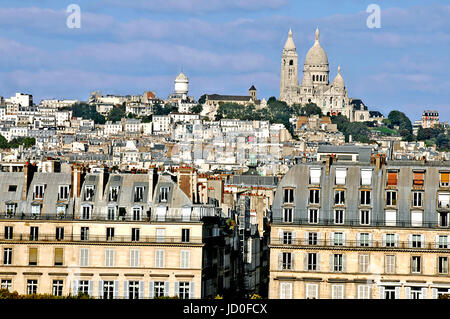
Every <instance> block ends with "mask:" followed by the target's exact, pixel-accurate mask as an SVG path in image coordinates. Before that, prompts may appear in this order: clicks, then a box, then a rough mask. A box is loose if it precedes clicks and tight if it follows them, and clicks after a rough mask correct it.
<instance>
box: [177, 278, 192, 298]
mask: <svg viewBox="0 0 450 319" xmlns="http://www.w3.org/2000/svg"><path fill="white" fill-rule="evenodd" d="M189 288H190V283H189V282H184V281H182V282H179V283H178V296H179V297H180V299H189Z"/></svg>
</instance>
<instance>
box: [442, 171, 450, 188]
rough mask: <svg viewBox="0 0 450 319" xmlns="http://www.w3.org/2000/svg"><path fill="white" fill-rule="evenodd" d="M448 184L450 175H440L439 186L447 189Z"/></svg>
mask: <svg viewBox="0 0 450 319" xmlns="http://www.w3.org/2000/svg"><path fill="white" fill-rule="evenodd" d="M449 183H450V173H441V186H442V187H447V186H449Z"/></svg>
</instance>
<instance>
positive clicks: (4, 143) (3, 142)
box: [0, 134, 9, 149]
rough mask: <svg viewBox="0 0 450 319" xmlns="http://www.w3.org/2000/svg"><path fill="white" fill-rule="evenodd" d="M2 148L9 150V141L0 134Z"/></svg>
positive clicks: (0, 146)
mask: <svg viewBox="0 0 450 319" xmlns="http://www.w3.org/2000/svg"><path fill="white" fill-rule="evenodd" d="M0 148H2V149H4V148H9V143H8V140H7V139H6V138H5V137H4V136H3V135H1V134H0Z"/></svg>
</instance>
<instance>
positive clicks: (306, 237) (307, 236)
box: [304, 232, 309, 245]
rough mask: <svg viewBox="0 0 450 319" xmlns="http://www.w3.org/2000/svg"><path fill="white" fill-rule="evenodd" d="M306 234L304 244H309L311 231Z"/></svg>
mask: <svg viewBox="0 0 450 319" xmlns="http://www.w3.org/2000/svg"><path fill="white" fill-rule="evenodd" d="M304 234H305V242H304V245H308V240H309V233H308V232H305V233H304Z"/></svg>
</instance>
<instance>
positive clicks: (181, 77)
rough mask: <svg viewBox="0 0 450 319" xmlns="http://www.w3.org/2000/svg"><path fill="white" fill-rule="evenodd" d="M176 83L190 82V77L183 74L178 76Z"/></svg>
mask: <svg viewBox="0 0 450 319" xmlns="http://www.w3.org/2000/svg"><path fill="white" fill-rule="evenodd" d="M175 81H176V82H186V81H189V80H188V77H187V76H186V75H185V74H184V73H183V72H181V73H180V74H178V76H177V77H176V78H175Z"/></svg>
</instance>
